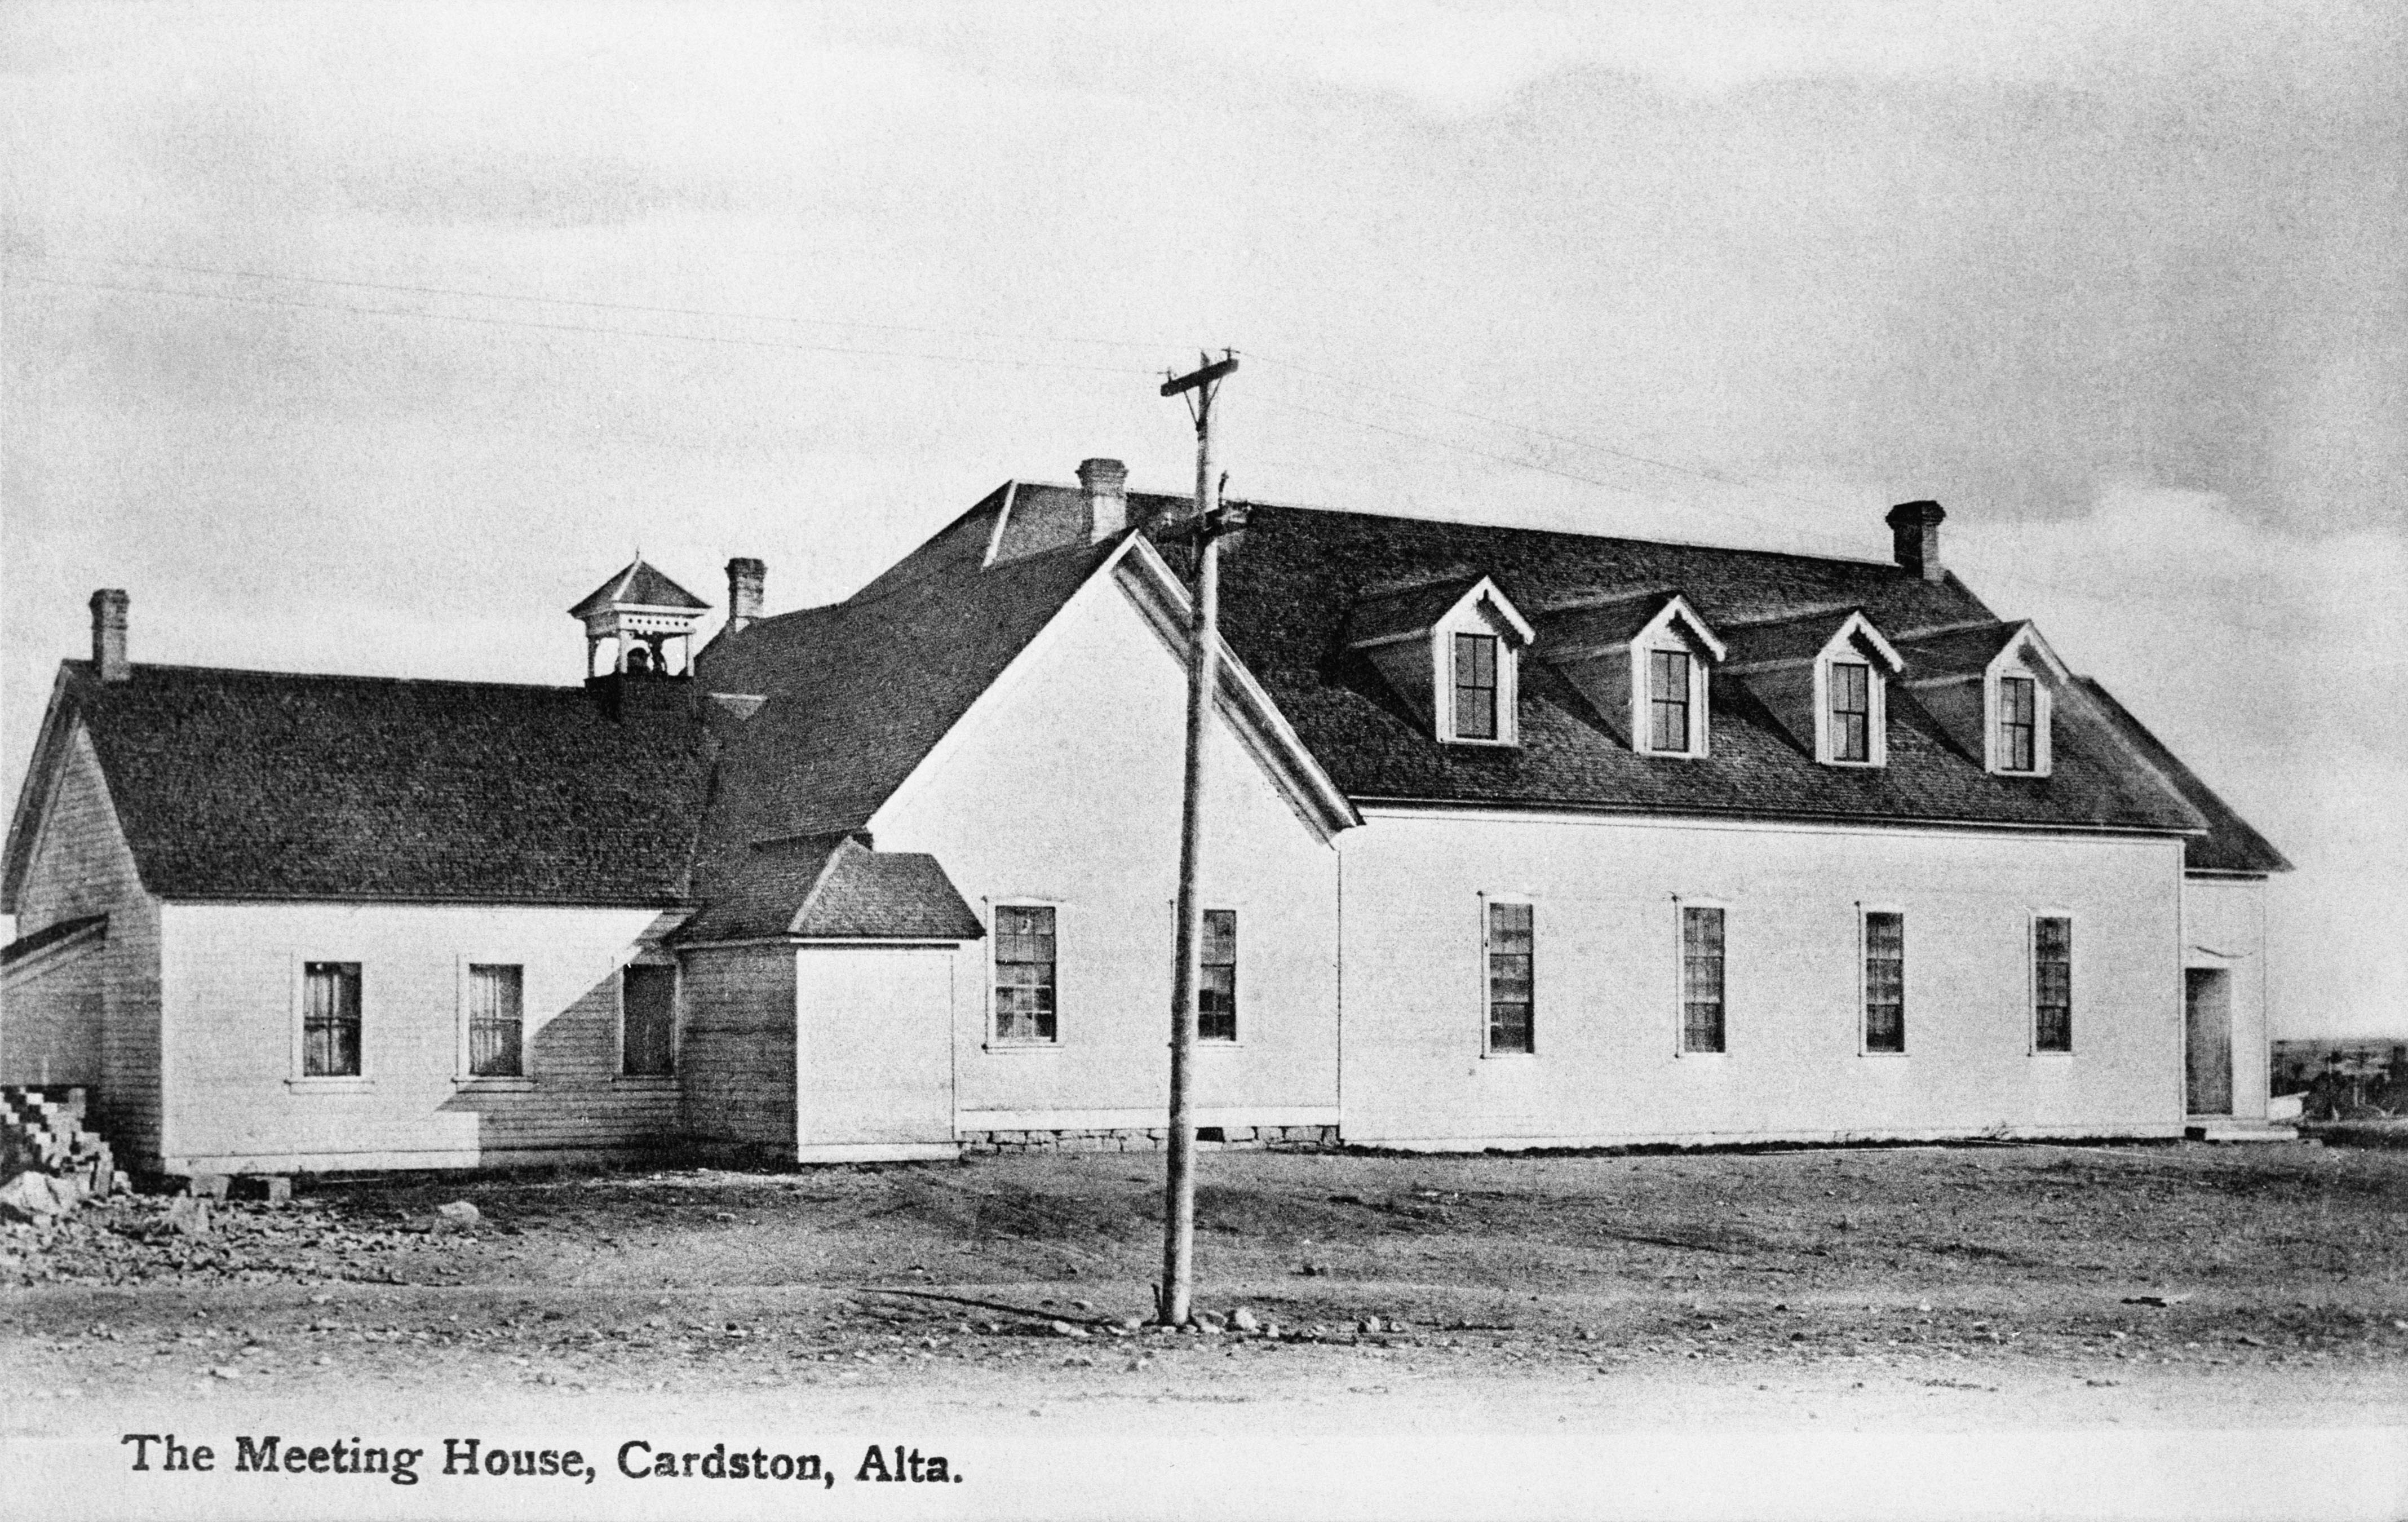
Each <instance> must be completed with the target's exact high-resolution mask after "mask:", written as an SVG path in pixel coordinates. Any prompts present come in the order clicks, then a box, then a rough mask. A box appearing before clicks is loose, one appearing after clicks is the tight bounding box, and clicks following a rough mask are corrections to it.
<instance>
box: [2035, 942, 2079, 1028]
mask: <svg viewBox="0 0 2408 1522" xmlns="http://www.w3.org/2000/svg"><path fill="white" fill-rule="evenodd" d="M2032 1045H2033V1047H2034V1048H2036V1049H2037V1050H2039V1051H2042V1052H2071V1051H2072V1050H2073V922H2072V921H2071V920H2069V919H2063V918H2058V917H2048V916H2043V917H2042V918H2040V919H2036V920H2034V921H2032Z"/></svg>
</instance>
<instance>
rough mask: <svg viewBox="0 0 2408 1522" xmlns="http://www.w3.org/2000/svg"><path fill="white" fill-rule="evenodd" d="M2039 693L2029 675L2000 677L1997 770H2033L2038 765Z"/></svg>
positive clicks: (2036, 685)
mask: <svg viewBox="0 0 2408 1522" xmlns="http://www.w3.org/2000/svg"><path fill="white" fill-rule="evenodd" d="M2039 736H2040V696H2039V692H2038V684H2037V683H2036V682H2033V681H2032V679H2031V678H2029V677H2001V678H2000V679H1999V769H2000V770H2001V771H2033V770H2037V769H2038V768H2039V766H2040V761H2039V744H2038V740H2039Z"/></svg>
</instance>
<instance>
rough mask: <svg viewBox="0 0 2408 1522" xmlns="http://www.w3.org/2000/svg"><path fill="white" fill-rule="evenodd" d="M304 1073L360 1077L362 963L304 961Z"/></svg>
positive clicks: (317, 1075) (309, 1076) (310, 1076)
mask: <svg viewBox="0 0 2408 1522" xmlns="http://www.w3.org/2000/svg"><path fill="white" fill-rule="evenodd" d="M301 1076H303V1077H304V1078H357V1077H358V1076H360V964H358V963H357V962H308V963H305V964H303V969H302V997H301Z"/></svg>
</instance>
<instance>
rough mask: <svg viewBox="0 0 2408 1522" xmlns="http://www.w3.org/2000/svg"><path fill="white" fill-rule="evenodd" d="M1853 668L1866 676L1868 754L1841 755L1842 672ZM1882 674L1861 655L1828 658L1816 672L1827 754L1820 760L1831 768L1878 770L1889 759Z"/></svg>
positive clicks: (1819, 729)
mask: <svg viewBox="0 0 2408 1522" xmlns="http://www.w3.org/2000/svg"><path fill="white" fill-rule="evenodd" d="M1843 666H1845V667H1853V668H1856V669H1858V670H1861V671H1862V672H1864V674H1865V754H1862V755H1842V754H1840V741H1841V729H1840V717H1841V713H1840V706H1839V696H1840V695H1839V686H1840V682H1839V675H1840V668H1842V667H1843ZM1882 688H1883V682H1882V677H1881V672H1880V671H1879V670H1878V669H1876V668H1875V666H1874V663H1873V662H1872V661H1871V660H1869V659H1867V658H1865V657H1864V656H1863V655H1862V654H1861V653H1849V654H1847V655H1827V656H1825V657H1824V658H1823V659H1822V660H1821V661H1819V662H1817V663H1816V665H1815V668H1814V707H1815V729H1816V733H1817V735H1818V738H1819V739H1821V741H1822V744H1821V750H1822V752H1823V754H1821V755H1820V756H1819V757H1817V759H1818V760H1821V761H1822V762H1823V763H1824V764H1826V765H1827V766H1834V767H1878V766H1881V765H1883V764H1884V763H1885V762H1886V761H1887V760H1888V759H1889V755H1888V747H1887V745H1886V744H1885V742H1884V741H1885V733H1884V732H1885V730H1887V729H1888V727H1889V724H1888V717H1889V704H1888V701H1887V695H1886V694H1885V693H1884V692H1883V690H1882Z"/></svg>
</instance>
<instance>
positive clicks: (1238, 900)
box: [0, 460, 2286, 1172]
mask: <svg viewBox="0 0 2408 1522" xmlns="http://www.w3.org/2000/svg"><path fill="white" fill-rule="evenodd" d="M1180 505H1181V504H1180V500H1179V499H1176V498H1170V497H1162V496H1154V495H1141V494H1130V493H1128V492H1127V491H1126V490H1125V471H1124V470H1123V469H1122V468H1121V467H1120V466H1119V465H1118V464H1117V462H1112V461H1103V460H1091V461H1088V462H1086V464H1085V465H1083V466H1082V467H1081V470H1080V484H1079V485H1078V486H1076V487H1068V486H1049V485H1038V484H1031V483H1025V482H1012V483H1010V484H1007V485H1005V486H1003V487H1002V488H1000V489H998V490H997V491H996V492H995V493H993V494H992V495H989V496H987V497H986V498H985V499H984V500H982V501H981V502H980V503H979V504H977V505H976V506H975V507H973V508H971V509H970V510H968V512H966V513H964V514H963V515H962V516H961V517H960V518H958V519H957V520H955V521H954V522H953V524H950V525H949V526H947V527H946V528H945V529H943V530H942V531H941V532H939V534H938V535H937V536H936V537H935V538H932V539H930V540H929V541H928V542H927V543H926V544H925V545H923V546H922V547H921V548H920V549H919V550H917V551H915V552H913V553H911V554H910V555H909V556H908V557H906V558H905V559H904V560H903V561H901V562H900V563H898V564H897V565H896V566H895V567H893V568H891V569H890V570H888V571H887V572H886V573H885V574H883V575H882V576H880V577H879V578H878V579H877V580H876V581H874V582H871V583H870V584H868V585H867V586H866V587H864V588H862V589H861V591H859V592H858V593H856V594H855V595H853V596H852V597H850V598H848V599H846V600H845V601H843V602H840V603H837V604H834V605H832V606H828V607H824V608H815V609H809V610H802V611H798V612H791V613H785V614H781V615H778V616H774V617H765V616H763V608H762V596H763V587H764V578H765V570H764V567H762V566H761V564H760V563H759V562H757V561H752V560H737V561H733V562H731V563H730V564H729V567H728V580H729V592H728V596H729V604H728V616H727V619H726V622H725V623H724V625H723V626H722V627H721V629H720V630H719V631H718V633H717V634H716V635H715V637H714V638H712V639H711V640H710V643H709V644H708V645H707V646H706V647H705V648H703V649H702V650H700V651H699V652H696V653H692V654H691V655H689V654H688V653H687V648H686V647H687V646H689V645H690V644H691V643H692V640H693V638H694V637H695V634H696V633H697V632H698V630H699V628H700V625H701V623H702V621H703V619H704V617H705V612H706V610H705V608H704V606H703V603H702V601H701V599H699V598H697V597H695V596H693V595H692V594H690V593H688V592H686V591H685V590H684V589H683V588H681V587H679V586H678V585H677V584H676V583H675V582H671V581H669V580H668V578H667V577H666V576H663V575H662V574H661V573H660V572H659V571H658V570H656V569H654V568H653V567H650V566H648V565H645V564H644V563H643V562H641V561H640V560H638V562H637V563H636V564H634V565H632V566H629V567H626V568H625V569H624V570H623V571H622V572H620V573H619V574H618V575H616V576H614V577H612V578H611V579H610V580H609V582H605V583H604V585H603V586H601V587H600V588H597V589H596V591H595V594H594V595H593V596H589V597H588V598H586V599H585V600H584V601H583V602H581V603H580V604H578V606H577V607H576V609H575V610H573V611H574V613H575V615H576V616H577V618H578V619H579V620H580V621H581V624H582V625H583V627H584V630H585V637H586V643H587V656H586V659H587V672H588V680H587V681H586V682H585V683H584V684H583V685H581V686H566V687H529V686H512V685H503V684H495V683H479V682H419V681H386V680H371V679H364V678H353V677H337V676H297V675H284V674H277V673H267V672H250V671H224V670H214V669H205V668H179V667H164V666H151V665H142V664H135V663H132V662H130V660H129V658H128V653H127V643H126V640H127V635H126V601H125V597H124V595H123V594H122V593H119V592H103V593H100V594H98V595H96V596H95V597H94V598H93V655H92V659H90V660H89V661H70V662H66V663H65V664H64V665H63V667H62V668H61V671H60V674H59V678H58V683H57V686H56V689H55V691H54V693H53V695H52V697H51V700H50V709H49V712H48V714H47V716H46V718H45V721H44V725H43V731H42V735H41V739H40V741H39V745H38V749H37V753H36V759H35V765H34V768H33V770H32V773H31V775H30V777H29V779H28V781H27V783H26V784H25V789H24V792H23V795H22V797H21V798H20V799H19V802H18V807H17V811H16V816H15V821H14V824H13V826H12V828H11V831H10V834H9V838H8V844H7V862H6V880H5V898H6V903H5V907H6V908H7V910H9V911H12V912H15V913H16V914H17V915H18V917H19V924H20V925H21V926H25V927H27V933H26V934H25V935H24V937H23V938H22V940H19V941H18V942H16V943H15V944H14V945H12V946H10V947H8V948H7V951H6V953H5V963H6V968H5V987H6V998H7V1004H6V1011H5V1015H0V1082H5V1083H7V1084H20V1085H23V1084H50V1085H67V1084H79V1085H84V1086H87V1087H88V1088H89V1089H90V1090H91V1098H92V1111H93V1114H94V1115H95V1116H97V1117H98V1124H99V1125H100V1126H101V1127H102V1128H103V1129H105V1130H106V1131H107V1132H108V1134H109V1136H110V1137H111V1139H112V1140H113V1141H114V1142H116V1143H117V1145H118V1146H119V1148H120V1149H121V1152H122V1154H124V1155H126V1156H129V1157H130V1158H131V1159H133V1160H134V1161H135V1162H136V1163H137V1164H139V1165H141V1166H148V1167H153V1168H159V1169H164V1170H168V1171H209V1172H246V1171H247V1172H273V1171H289V1170H335V1169H347V1168H385V1167H400V1166H410V1167H420V1166H462V1167H467V1166H477V1165H490V1164H500V1163H511V1162H522V1161H535V1160H543V1159H557V1158H563V1157H572V1156H601V1155H609V1154H623V1153H636V1152H640V1151H644V1150H648V1149H652V1148H654V1147H657V1146H660V1145H662V1144H664V1143H667V1142H682V1143H701V1144H708V1145H717V1146H728V1147H745V1148H751V1149H756V1150H758V1151H761V1152H764V1153H767V1154H768V1155H771V1156H780V1157H787V1158H800V1159H838V1158H873V1157H913V1156H951V1155H953V1153H955V1152H956V1151H957V1150H959V1149H961V1148H963V1147H965V1146H969V1147H982V1146H1000V1147H1022V1146H1039V1147H1074V1148H1120V1147H1143V1146H1148V1145H1154V1144H1158V1142H1159V1136H1160V1127H1161V1126H1162V1125H1163V1110H1164V1103H1165V1070H1166V1066H1167V1064H1166V1061H1165V1052H1164V1047H1165V1041H1166V1032H1167V1025H1168V1007H1169V1001H1170V947H1171V940H1172V900H1173V895H1174V875H1175V870H1176V863H1177V857H1178V851H1177V832H1178V821H1179V809H1180V789H1181V755H1182V752H1181V738H1182V728H1181V722H1182V706H1183V668H1182V652H1183V644H1184V635H1183V629H1184V627H1185V623H1184V621H1185V617H1186V611H1185V610H1186V608H1187V598H1188V590H1187V586H1186V583H1185V582H1184V581H1183V569H1184V567H1185V565H1186V561H1187V553H1186V551H1185V548H1184V546H1183V543H1182V542H1181V540H1180V538H1179V536H1178V534H1177V533H1176V532H1175V531H1174V530H1173V529H1172V528H1171V527H1169V526H1167V524H1168V519H1169V518H1170V517H1171V516H1172V515H1173V514H1174V513H1175V512H1176V510H1178V509H1179V507H1180ZM1942 518H1943V514H1942V510H1941V509H1940V508H1939V506H1938V505H1937V504H1935V503H1928V502H1923V503H1909V504H1906V505H1904V506H1901V507H1899V508H1898V509H1895V510H1892V511H1891V513H1890V514H1889V520H1888V522H1889V525H1890V527H1891V530H1892V534H1893V541H1894V550H1895V553H1894V555H1893V559H1892V561H1891V562H1888V563H1869V562H1858V561H1852V560H1841V559H1830V558H1815V557H1807V556H1800V555H1789V554H1773V553H1758V552H1752V551H1743V550H1728V549H1707V548H1699V547H1693V546H1687V545H1678V544H1662V543H1653V542H1645V541H1640V540H1632V539H1621V538H1598V537H1591V536H1584V535H1576V534H1562V533H1541V532H1535V531H1529V530H1521V529H1510V528H1497V527H1484V526H1477V525H1471V524H1456V523H1437V522H1426V521H1419V520H1413V519H1407V518H1397V517H1381V516H1369V515H1364V514H1357V513H1339V512H1323V511H1313V510H1297V509H1289V508H1258V509H1256V510H1254V516H1253V523H1252V526H1251V527H1250V528H1249V529H1248V530H1247V531H1246V533H1245V535H1244V537H1243V539H1242V541H1241V542H1240V543H1238V544H1237V545H1236V546H1235V547H1234V548H1232V550H1231V551H1230V552H1229V553H1228V557H1227V560H1226V569H1225V580H1224V594H1223V596H1224V628H1225V635H1226V642H1227V645H1228V651H1227V653H1228V655H1229V656H1230V657H1231V659H1230V660H1229V661H1228V662H1227V663H1226V667H1225V668H1224V669H1225V674H1224V677H1223V680H1222V682H1221V687H1220V690H1219V694H1218V702H1217V708H1216V719H1217V722H1216V724H1215V725H1214V727H1213V729H1212V730H1211V735H1210V745H1211V751H1210V756H1209V766H1210V772H1209V787H1210V793H1209V812H1208V820H1209V826H1210V830H1209V838H1208V848H1207V853H1206V856H1205V867H1204V873H1205V875H1204V897H1205V901H1206V904H1207V905H1208V915H1207V931H1208V933H1207V937H1206V953H1205V963H1206V967H1205V975H1204V1011H1203V1017H1202V1037H1203V1040H1202V1041H1201V1042H1200V1046H1199V1051H1198V1055H1197V1082H1198V1085H1199V1113H1198V1122H1199V1124H1200V1125H1201V1126H1203V1127H1207V1128H1208V1129H1207V1132H1206V1134H1207V1135H1208V1136H1209V1137H1217V1138H1219V1139H1224V1140H1226V1141H1228V1142H1247V1141H1266V1140H1268V1141H1272V1142H1299V1141H1326V1140H1334V1139H1339V1138H1342V1139H1344V1140H1345V1141H1348V1142H1364V1143H1375V1144H1380V1145H1387V1146H1398V1147H1415V1148H1479V1147H1533V1146H1564V1145H1589V1144H1615V1143H1633V1142H1745V1141H1758V1140H1767V1139H1774V1138H1789V1139H1840V1138H1872V1137H1898V1138H1907V1137H1948V1136H1965V1135H1974V1134H1999V1135H2013V1136H2035V1137H2045V1136H2094V1135H2107V1134H2112V1135H2121V1136H2168V1135H2175V1134H2179V1133H2180V1132H2182V1131H2183V1130H2184V1129H2185V1127H2198V1126H2205V1125H2218V1126H2229V1125H2246V1124H2249V1123H2252V1122H2258V1123H2262V1120H2263V1117H2264V1113H2265V1097H2266V1092H2267V1072H2266V1051H2267V1046H2266V1032H2267V1018H2266V991H2265V982H2264V965H2265V964H2264V956H2263V946H2262V940H2261V930H2260V924H2261V913H2260V905H2259V901H2258V897H2259V895H2260V894H2261V893H2262V891H2263V886H2264V881H2265V879H2266V877H2267V875H2268V874H2270V873H2272V872H2276V871H2281V870H2285V869H2286V863H2285V862H2284V860H2283V858H2282V857H2281V856H2280V855H2279V854H2277V853H2276V852H2275V851H2274V850H2273V849H2272V847H2271V846H2270V845H2268V844H2267V842H2266V841H2265V840H2263V839H2262V838H2260V837H2259V836H2258V835H2257V833H2256V832H2255V831H2253V830H2251V829H2250V828H2249V826H2247V825H2245V824H2244V823H2243V822H2242V821H2241V820H2240V819H2239V818H2238V817H2236V816H2235V815H2234V814H2233V813H2232V812H2231V811H2230V810H2229V809H2228V808H2226V807H2225V806H2224V805H2223V803H2222V802H2221V801H2219V800H2218V799H2217V798H2216V797H2214V795H2213V794H2212V793H2211V792H2209V790H2208V789H2207V788H2206V787H2205V786H2204V785H2203V784H2202V783H2200V781H2199V780H2198V779H2197V778H2196V777H2195V776H2194V775H2192V774H2191V773H2190V772H2189V771H2188V770H2187V769H2186V768H2185V767H2184V766H2183V765H2182V763H2181V762H2179V761H2178V760H2176V759H2175V758H2174V757H2173V756H2172V755H2171V754H2170V753H2168V752H2167V751H2166V749H2165V748H2164V747H2163V746H2162V745H2161V744H2159V743H2158V742H2157V739H2155V738H2154V737H2152V736H2151V735H2149V734H2148V733H2147V732H2146V731H2145V730H2144V729H2143V728H2142V727H2141V725H2139V724H2138V723H2137V722H2136V721H2135V720H2134V719H2133V718H2132V717H2131V716H2130V715H2129V714H2128V713H2127V712H2126V711H2124V710H2123V709H2122V708H2121V707H2120V706H2118V705H2117V704H2116V703H2115V702H2114V699H2113V698H2112V697H2110V696H2108V695H2107V694H2106V693H2105V692H2104V691H2103V690H2101V689H2100V687H2099V686H2098V684H2097V683H2096V682H2090V681H2088V680H2087V679H2085V678H2081V677H2078V676H2075V675H2074V674H2073V673H2071V671H2069V670H2068V669H2067V668H2065V666H2064V665H2063V663H2062V662H2061V661H2060V660H2059V659H2058V657H2057V654H2056V653H2055V652H2054V651H2053V650H2051V649H2050V647H2049V645H2048V643H2047V641H2046V640H2045V639H2043V638H2042V635H2041V633H2040V631H2039V630H2038V629H2036V628H2035V627H2034V626H2033V625H2030V624H2028V623H2024V622H2016V621H2003V620H2000V619H1999V618H1998V617H1997V616H1996V615H1994V614H1993V613H1992V612H1991V611H1990V610H1989V609H1988V608H1987V607H1986V606H1985V605H1984V604H1983V603H1982V602H1981V601H1980V600H1979V599H1977V598H1976V597H1975V596H1973V594H1972V593H1971V591H1970V590H1968V589H1967V588H1966V587H1965V585H1964V584H1963V582H1961V581H1959V580H1958V579H1957V577H1956V576H1955V575H1954V574H1953V573H1951V572H1949V571H1947V570H1946V569H1945V567H1944V566H1943V564H1942V558H1941V553H1940V547H1939V546H1940V526H1941V524H1942ZM606 655H607V657H608V658H607V659H605V658H604V657H605V656H606Z"/></svg>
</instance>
